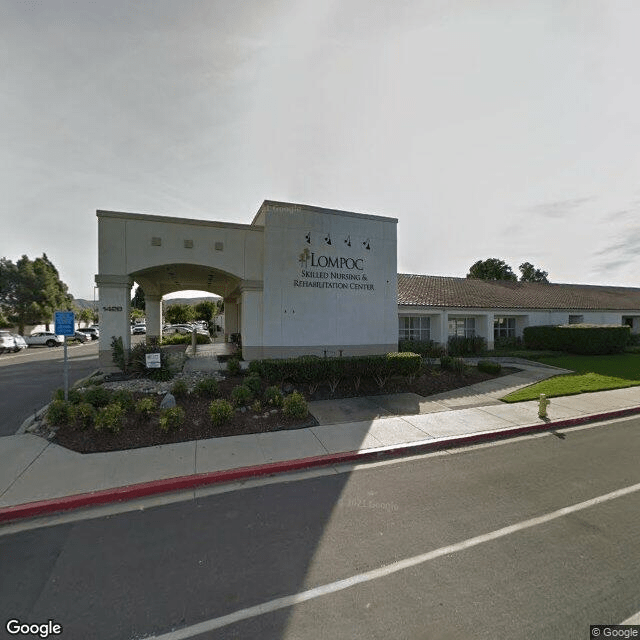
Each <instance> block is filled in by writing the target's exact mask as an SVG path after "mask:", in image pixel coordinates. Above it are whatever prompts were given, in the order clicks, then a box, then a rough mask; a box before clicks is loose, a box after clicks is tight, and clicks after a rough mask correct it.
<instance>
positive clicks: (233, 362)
mask: <svg viewBox="0 0 640 640" xmlns="http://www.w3.org/2000/svg"><path fill="white" fill-rule="evenodd" d="M240 370H241V367H240V360H238V358H229V360H228V361H227V373H228V374H229V375H231V376H237V375H238V374H239V373H240Z"/></svg>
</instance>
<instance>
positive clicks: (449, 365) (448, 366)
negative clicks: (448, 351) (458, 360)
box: [440, 356, 453, 371]
mask: <svg viewBox="0 0 640 640" xmlns="http://www.w3.org/2000/svg"><path fill="white" fill-rule="evenodd" d="M440 369H442V370H443V371H451V370H452V369H453V358H452V357H451V356H440Z"/></svg>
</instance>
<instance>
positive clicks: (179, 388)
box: [171, 378, 189, 398]
mask: <svg viewBox="0 0 640 640" xmlns="http://www.w3.org/2000/svg"><path fill="white" fill-rule="evenodd" d="M188 393H189V389H188V388H187V382H186V380H184V379H183V378H180V379H179V380H176V381H175V382H174V383H173V384H172V385H171V394H172V395H173V396H174V397H175V398H184V397H185V396H186V395H187V394H188Z"/></svg>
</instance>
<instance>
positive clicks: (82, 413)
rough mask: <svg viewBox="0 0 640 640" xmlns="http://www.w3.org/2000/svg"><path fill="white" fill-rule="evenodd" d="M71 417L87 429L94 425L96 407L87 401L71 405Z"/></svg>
mask: <svg viewBox="0 0 640 640" xmlns="http://www.w3.org/2000/svg"><path fill="white" fill-rule="evenodd" d="M73 419H74V421H75V423H76V424H77V425H78V426H80V427H82V428H83V429H89V428H90V427H92V426H93V425H94V422H95V419H96V409H95V407H94V406H93V405H92V404H89V403H88V402H80V403H79V404H77V405H75V406H74V407H73Z"/></svg>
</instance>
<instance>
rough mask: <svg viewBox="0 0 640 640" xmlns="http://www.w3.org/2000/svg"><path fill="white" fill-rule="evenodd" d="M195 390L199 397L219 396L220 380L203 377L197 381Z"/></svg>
mask: <svg viewBox="0 0 640 640" xmlns="http://www.w3.org/2000/svg"><path fill="white" fill-rule="evenodd" d="M193 392H194V393H195V394H196V395H197V396H198V397H199V398H217V397H218V395H219V390H218V381H217V380H216V379H215V378H212V377H208V378H202V380H198V382H197V383H196V386H195V387H194V389H193Z"/></svg>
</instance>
